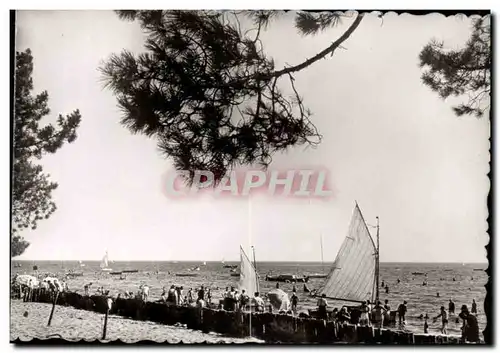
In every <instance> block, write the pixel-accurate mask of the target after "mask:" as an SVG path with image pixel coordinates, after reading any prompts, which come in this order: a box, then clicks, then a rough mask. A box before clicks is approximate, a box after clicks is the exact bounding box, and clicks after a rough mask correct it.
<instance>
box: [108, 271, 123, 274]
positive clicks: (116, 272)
mask: <svg viewBox="0 0 500 353" xmlns="http://www.w3.org/2000/svg"><path fill="white" fill-rule="evenodd" d="M122 273H123V272H121V271H115V272H110V273H109V274H110V275H121V274H122Z"/></svg>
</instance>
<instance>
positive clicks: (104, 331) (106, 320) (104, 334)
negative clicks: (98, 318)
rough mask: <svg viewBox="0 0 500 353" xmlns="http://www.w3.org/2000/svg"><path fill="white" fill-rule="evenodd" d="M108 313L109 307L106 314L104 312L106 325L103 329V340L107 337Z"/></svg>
mask: <svg viewBox="0 0 500 353" xmlns="http://www.w3.org/2000/svg"><path fill="white" fill-rule="evenodd" d="M108 313H109V309H106V314H104V327H103V329H102V339H103V340H105V339H106V328H107V326H108Z"/></svg>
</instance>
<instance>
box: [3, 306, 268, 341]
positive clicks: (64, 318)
mask: <svg viewBox="0 0 500 353" xmlns="http://www.w3.org/2000/svg"><path fill="white" fill-rule="evenodd" d="M51 308H52V305H51V304H43V303H24V302H22V301H21V300H11V315H10V339H11V341H13V340H15V339H17V338H18V337H19V338H20V339H21V340H22V341H28V340H30V339H31V338H39V339H47V338H54V337H55V338H61V337H62V338H64V339H66V340H75V341H79V340H80V339H84V340H87V341H94V340H96V339H99V340H100V339H101V338H102V329H103V325H104V315H103V314H98V313H94V312H89V311H84V310H77V309H74V308H69V307H63V306H56V309H55V312H54V316H53V318H52V323H51V326H47V322H48V319H49V315H50V310H51ZM25 312H28V316H27V317H24V313H25ZM59 335H60V336H59ZM117 339H120V340H122V341H124V342H127V343H133V342H137V341H141V340H152V341H156V342H164V341H165V340H167V341H168V342H169V343H179V342H181V341H182V342H183V343H202V342H209V343H220V342H223V343H245V342H263V341H261V340H257V339H254V338H245V339H241V338H231V337H224V336H221V335H219V334H216V333H209V334H205V333H202V332H200V331H194V330H189V329H186V328H182V327H175V326H166V325H160V324H156V323H153V322H149V321H135V320H130V319H125V318H123V317H120V316H115V315H110V316H109V317H108V326H107V334H106V340H105V341H114V340H117Z"/></svg>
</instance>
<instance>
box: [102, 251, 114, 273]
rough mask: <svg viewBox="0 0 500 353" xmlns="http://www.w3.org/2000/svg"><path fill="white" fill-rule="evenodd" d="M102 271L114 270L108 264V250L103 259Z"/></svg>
mask: <svg viewBox="0 0 500 353" xmlns="http://www.w3.org/2000/svg"><path fill="white" fill-rule="evenodd" d="M101 271H103V272H111V271H113V270H112V269H111V268H109V266H108V252H107V251H106V254H104V257H103V258H102V260H101Z"/></svg>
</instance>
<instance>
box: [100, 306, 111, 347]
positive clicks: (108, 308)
mask: <svg viewBox="0 0 500 353" xmlns="http://www.w3.org/2000/svg"><path fill="white" fill-rule="evenodd" d="M107 303H108V307H107V308H106V313H105V314H104V327H103V328H102V339H103V340H105V339H106V329H107V327H108V314H109V311H110V310H111V307H112V306H113V299H111V298H108V300H107Z"/></svg>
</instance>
